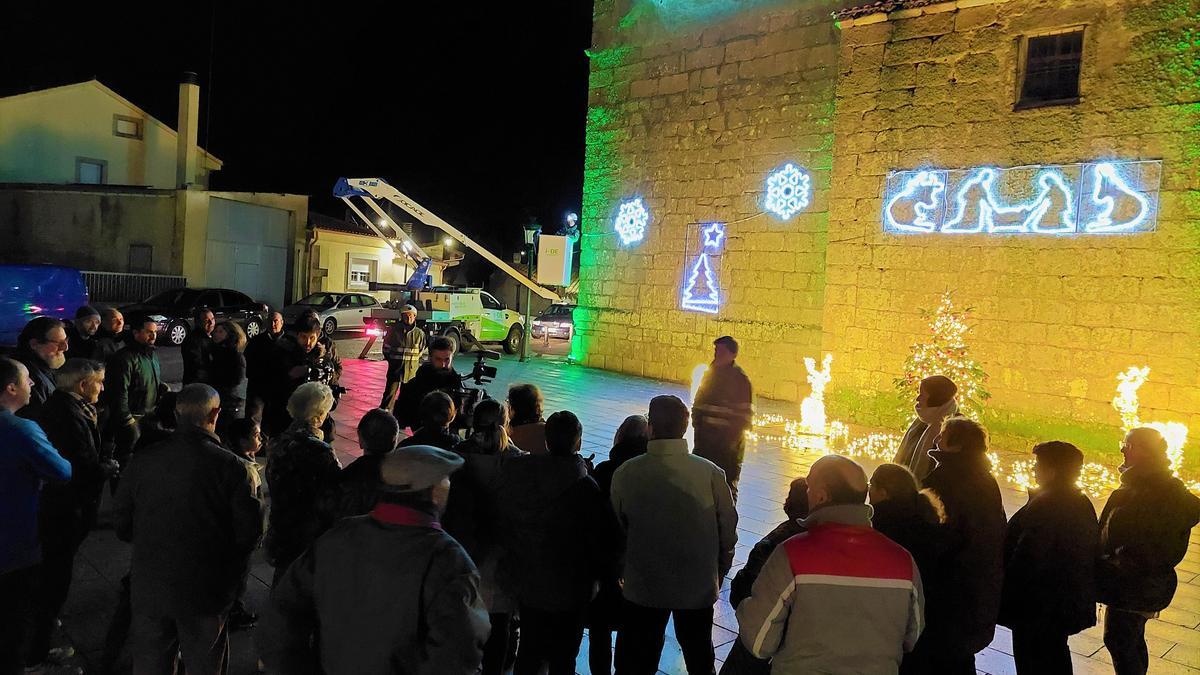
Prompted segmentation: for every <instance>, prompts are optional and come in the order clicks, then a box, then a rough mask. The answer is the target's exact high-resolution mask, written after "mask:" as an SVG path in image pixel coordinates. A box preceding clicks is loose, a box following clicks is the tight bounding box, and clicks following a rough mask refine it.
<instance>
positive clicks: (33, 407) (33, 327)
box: [13, 316, 69, 419]
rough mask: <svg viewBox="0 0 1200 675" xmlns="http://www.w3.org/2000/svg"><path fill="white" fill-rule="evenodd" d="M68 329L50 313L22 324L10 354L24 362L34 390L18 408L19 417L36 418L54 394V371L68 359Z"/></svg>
mask: <svg viewBox="0 0 1200 675" xmlns="http://www.w3.org/2000/svg"><path fill="white" fill-rule="evenodd" d="M68 347H69V345H68V343H67V330H66V327H65V326H63V322H62V321H59V320H58V319H55V318H52V317H49V316H39V317H37V318H36V319H34V320H32V321H30V322H29V323H27V324H25V328H24V329H22V330H21V334H20V336H18V337H17V351H16V352H15V353H14V354H13V357H14V358H15V359H16V360H17V361H20V362H21V363H23V364H25V368H27V369H28V370H29V379H30V381H31V382H32V383H33V389H32V392H31V394H30V397H29V403H28V404H27V405H26V406H25V407H23V408H21V409H20V410H19V411H17V414H18V415H20V416H21V417H25V418H28V419H33V418H35V417H37V414H38V411H40V410H41V408H42V404H44V403H45V402H46V399H48V398H50V394H53V393H54V371H56V370H58V369H59V368H61V367H62V365H63V364H64V363H66V361H67V356H66V354H67V348H68Z"/></svg>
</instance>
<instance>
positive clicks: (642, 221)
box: [613, 197, 650, 246]
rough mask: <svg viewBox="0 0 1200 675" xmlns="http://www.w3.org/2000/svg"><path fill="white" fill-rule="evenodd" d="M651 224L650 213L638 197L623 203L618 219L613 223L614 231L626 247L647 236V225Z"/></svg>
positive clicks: (618, 212)
mask: <svg viewBox="0 0 1200 675" xmlns="http://www.w3.org/2000/svg"><path fill="white" fill-rule="evenodd" d="M649 222H650V212H649V211H647V210H646V207H645V205H643V204H642V198H641V197H637V198H634V199H630V200H627V201H625V202H622V203H621V208H620V209H618V211H617V218H616V220H614V221H613V229H614V230H616V231H617V236H618V237H620V238H621V243H622V244H624V245H625V246H629V245H630V244H636V243H637V242H639V241H641V240H642V239H643V238H645V236H646V224H647V223H649Z"/></svg>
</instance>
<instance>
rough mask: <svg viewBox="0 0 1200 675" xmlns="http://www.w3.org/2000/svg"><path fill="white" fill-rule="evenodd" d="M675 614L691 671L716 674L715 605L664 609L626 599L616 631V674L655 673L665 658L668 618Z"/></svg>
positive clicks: (694, 674) (698, 674) (697, 674)
mask: <svg viewBox="0 0 1200 675" xmlns="http://www.w3.org/2000/svg"><path fill="white" fill-rule="evenodd" d="M672 616H674V618H675V639H676V640H678V641H679V648H680V650H682V651H683V662H684V664H686V666H687V672H688V675H716V668H715V666H714V663H715V660H716V654H715V653H714V651H713V642H712V627H713V608H712V607H704V608H701V609H661V608H658V607H645V606H642V605H639V604H637V603H634V602H630V601H629V600H626V601H625V604H624V606H623V608H622V614H621V629H620V630H618V631H617V653H616V655H615V658H614V660H615V661H616V666H617V675H654V673H656V672H657V671H658V660H659V659H660V658H662V650H663V641H664V639H665V637H666V632H667V621H668V620H670V619H671V618H672Z"/></svg>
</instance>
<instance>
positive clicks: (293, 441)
mask: <svg viewBox="0 0 1200 675" xmlns="http://www.w3.org/2000/svg"><path fill="white" fill-rule="evenodd" d="M332 408H333V392H332V391H330V389H329V387H328V386H327V385H325V384H322V383H320V382H305V383H304V384H302V385H300V386H299V387H297V388H296V391H295V392H293V393H292V396H291V398H289V399H288V403H287V411H288V414H289V415H291V417H292V424H291V426H289V427H288V428H287V430H286V431H284V432H283V433H282V434H280V435H279V436H278V437H277V438H274V439H272V441H271V444H270V446H269V448H270V461H269V462H268V463H267V487H268V492H269V493H270V495H271V517H270V521H269V523H268V525H267V536H266V539H265V541H264V542H263V548H264V549H265V550H266V554H267V562H269V563H271V564H272V565H273V566H274V567H275V578H274V580H273V581H272V584H271V585H272V587H274V585H275V583H277V582H278V581H279V579H280V578H281V577H282V576H283V573H284V571H286V570H287V566H288V565H289V564H291V562H292V561H293V560H295V559H296V558H298V557H300V554H301V553H303V552H304V550H305V549H307V548H308V547H309V545H311V544H312V543H313V541H315V540H316V538H317V537H318V536H320V534H321V533H322V532H324V531H325V529H326V528H328V527H329V525H331V524H332V519H333V515H332V514H333V511H334V509H333V501H334V496H335V495H334V493H335V491H336V489H337V483H338V474H339V473H340V472H341V469H342V467H341V465H340V464H338V460H337V457H336V456H335V455H334V454H333V448H332V447H331V446H330V445H329V444H328V443H326V442H325V441H324V440H322V433H321V425H322V424H324V423H325V418H326V417H328V416H329V411H330V410H331V409H332Z"/></svg>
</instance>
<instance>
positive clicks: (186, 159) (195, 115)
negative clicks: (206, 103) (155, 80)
mask: <svg viewBox="0 0 1200 675" xmlns="http://www.w3.org/2000/svg"><path fill="white" fill-rule="evenodd" d="M199 130H200V83H199V80H198V79H197V78H196V74H195V73H190V72H188V73H184V74H183V77H181V78H180V80H179V127H178V129H177V131H178V132H179V140H178V144H177V145H176V149H175V183H176V185H177V186H178V187H179V188H183V189H186V188H187V187H188V186H189V185H191V184H193V183H195V182H196V164H197V162H198V160H199V156H200V149H199V148H198V147H197V146H196V142H197V140H198V139H199Z"/></svg>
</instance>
